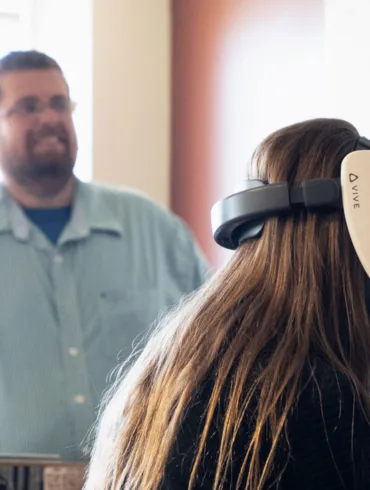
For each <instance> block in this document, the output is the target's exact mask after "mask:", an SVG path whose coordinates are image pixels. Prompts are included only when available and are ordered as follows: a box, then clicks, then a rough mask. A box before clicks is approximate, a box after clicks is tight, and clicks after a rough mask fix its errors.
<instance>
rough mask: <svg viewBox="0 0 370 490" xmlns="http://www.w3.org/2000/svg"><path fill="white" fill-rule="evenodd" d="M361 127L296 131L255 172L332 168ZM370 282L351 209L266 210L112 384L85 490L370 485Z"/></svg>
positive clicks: (347, 488)
mask: <svg viewBox="0 0 370 490" xmlns="http://www.w3.org/2000/svg"><path fill="white" fill-rule="evenodd" d="M358 137H359V134H358V132H357V131H356V129H355V128H354V127H353V126H352V125H350V124H349V123H347V122H345V121H341V120H335V119H316V120H311V121H306V122H302V123H299V124H295V125H292V126H289V127H286V128H284V129H281V130H279V131H277V132H275V133H273V134H272V135H270V136H268V137H267V138H266V139H265V140H264V141H263V142H262V143H261V144H260V145H259V147H258V148H257V149H256V151H255V153H254V156H253V159H252V163H251V166H250V169H249V174H248V178H253V179H259V180H262V181H266V182H268V183H276V182H282V181H287V182H288V183H289V185H290V186H293V185H294V186H296V185H300V184H301V183H302V182H303V181H305V180H308V179H312V178H324V177H327V178H337V177H339V176H340V167H341V162H342V160H343V158H344V157H345V156H346V155H347V154H348V153H350V152H352V151H353V150H354V149H355V147H356V142H357V140H358ZM369 219H370V217H369ZM174 246H176V244H174ZM367 281H368V278H367V276H366V274H365V271H364V269H363V267H362V265H361V263H360V261H359V259H358V257H357V255H356V253H355V251H354V248H353V245H352V242H351V239H350V236H349V233H348V230H347V226H346V222H345V219H344V214H343V210H338V211H333V212H326V213H320V212H317V213H308V212H307V211H306V210H304V208H302V209H301V210H298V211H296V212H295V213H293V214H291V215H286V216H280V217H271V218H269V219H268V220H267V222H266V224H265V227H264V230H263V233H262V236H261V237H260V238H256V239H251V240H247V241H246V242H245V243H243V244H242V245H241V246H240V247H239V248H238V250H237V251H236V252H235V254H233V257H232V258H231V259H230V261H229V262H228V263H227V264H226V265H225V266H224V267H223V268H222V269H221V270H220V271H218V272H217V273H216V274H215V275H214V276H213V277H212V278H211V279H210V280H209V282H208V284H206V285H205V286H204V287H203V288H202V289H201V290H200V291H198V292H197V293H195V295H193V296H192V297H191V298H188V299H187V300H186V301H185V302H184V304H183V305H182V306H181V307H179V308H178V309H177V310H176V311H173V312H172V313H170V314H169V315H168V316H167V317H166V318H164V319H163V320H162V322H161V324H160V325H159V327H158V328H157V330H156V332H155V333H154V334H153V335H152V337H151V338H150V339H149V342H148V343H147V345H146V346H145V348H144V349H143V350H142V352H141V353H140V354H139V355H138V356H137V358H136V359H135V360H134V361H133V362H132V364H131V366H130V367H129V368H127V369H126V370H125V372H124V374H123V375H122V376H121V377H120V378H119V379H118V380H117V382H116V384H115V386H114V387H113V389H112V391H111V392H110V393H109V395H108V396H107V399H106V402H105V404H104V409H103V411H102V416H101V420H100V423H99V426H98V429H97V437H96V441H95V444H94V448H93V452H92V458H91V464H90V468H89V473H88V477H87V482H86V487H85V488H86V490H108V489H109V490H185V489H186V490H200V489H209V490H221V489H240V490H267V489H279V490H288V489H289V490H293V489H294V490H305V489H315V490H321V489H322V490H334V489H335V490H339V489H341V490H342V489H343V490H355V489H356V490H359V489H361V490H362V489H370V471H369V466H370V398H369V388H370V386H369V384H370V383H369V378H370V324H369V313H368V309H367V304H366V291H365V289H366V284H367Z"/></svg>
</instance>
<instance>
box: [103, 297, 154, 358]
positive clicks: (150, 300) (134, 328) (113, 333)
mask: <svg viewBox="0 0 370 490" xmlns="http://www.w3.org/2000/svg"><path fill="white" fill-rule="evenodd" d="M160 306H161V305H160V304H159V301H158V294H157V291H156V290H154V289H143V290H141V291H140V292H135V294H133V293H132V292H131V291H128V292H123V293H118V292H115V291H107V292H105V293H102V294H101V295H100V299H99V323H100V329H99V330H100V335H101V337H102V338H101V343H102V345H103V348H104V352H105V354H106V355H107V356H108V357H110V358H115V359H116V360H119V361H124V360H125V359H127V357H128V356H129V355H130V354H131V352H132V351H133V349H134V348H136V347H139V348H142V347H143V346H144V345H145V343H146V338H147V334H148V333H149V331H150V329H151V327H152V326H153V323H154V322H155V321H156V319H157V317H158V315H159V312H160Z"/></svg>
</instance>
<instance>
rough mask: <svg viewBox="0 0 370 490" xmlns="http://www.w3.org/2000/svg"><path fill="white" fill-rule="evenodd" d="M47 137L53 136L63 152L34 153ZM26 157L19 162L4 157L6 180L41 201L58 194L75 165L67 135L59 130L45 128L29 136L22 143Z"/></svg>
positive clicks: (67, 180)
mask: <svg viewBox="0 0 370 490" xmlns="http://www.w3.org/2000/svg"><path fill="white" fill-rule="evenodd" d="M47 136H57V137H58V138H60V141H61V142H62V143H63V145H64V151H63V152H58V151H53V150H50V151H45V152H43V153H41V154H36V153H35V152H34V147H35V145H36V144H37V142H38V141H39V140H40V139H41V138H43V137H47ZM26 150H27V154H26V156H25V157H23V158H20V157H16V156H10V155H7V156H5V155H4V157H5V158H4V160H5V161H4V162H3V165H4V167H5V170H6V172H7V173H8V174H9V176H10V177H11V178H12V179H13V180H14V181H15V182H16V183H17V184H18V185H19V186H21V187H23V188H26V189H27V190H29V191H31V192H32V193H34V194H36V195H40V196H41V195H42V196H44V197H49V196H53V195H55V194H58V193H59V192H60V191H61V190H62V189H63V188H64V187H65V185H66V184H67V183H68V182H69V181H70V179H71V177H72V175H73V168H74V165H75V155H74V154H73V152H72V151H71V147H70V142H69V138H68V135H67V133H66V131H65V130H64V128H63V127H58V128H55V127H51V126H45V127H43V128H42V130H41V131H39V132H38V133H37V134H34V133H32V132H30V133H29V134H28V135H27V141H26Z"/></svg>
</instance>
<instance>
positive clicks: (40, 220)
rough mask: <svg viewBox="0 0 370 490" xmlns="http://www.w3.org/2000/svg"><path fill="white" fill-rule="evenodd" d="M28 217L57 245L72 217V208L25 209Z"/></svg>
mask: <svg viewBox="0 0 370 490" xmlns="http://www.w3.org/2000/svg"><path fill="white" fill-rule="evenodd" d="M23 210H24V212H25V213H26V216H27V217H28V218H29V219H30V220H31V221H32V222H33V223H35V225H36V226H38V227H39V228H40V230H41V231H42V232H43V233H44V234H45V235H46V237H47V238H48V239H49V240H50V241H51V242H52V243H53V244H54V245H56V243H57V241H58V239H59V237H60V235H61V233H62V231H63V230H64V227H65V226H66V224H67V223H68V221H69V218H70V217H71V206H65V207H62V208H52V209H43V208H23Z"/></svg>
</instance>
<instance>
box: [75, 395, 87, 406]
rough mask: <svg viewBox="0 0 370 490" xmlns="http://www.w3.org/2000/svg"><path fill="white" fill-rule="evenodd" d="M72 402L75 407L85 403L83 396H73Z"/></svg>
mask: <svg viewBox="0 0 370 490" xmlns="http://www.w3.org/2000/svg"><path fill="white" fill-rule="evenodd" d="M74 400H75V403H77V405H83V404H84V403H85V397H84V396H83V395H77V396H75V398H74Z"/></svg>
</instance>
